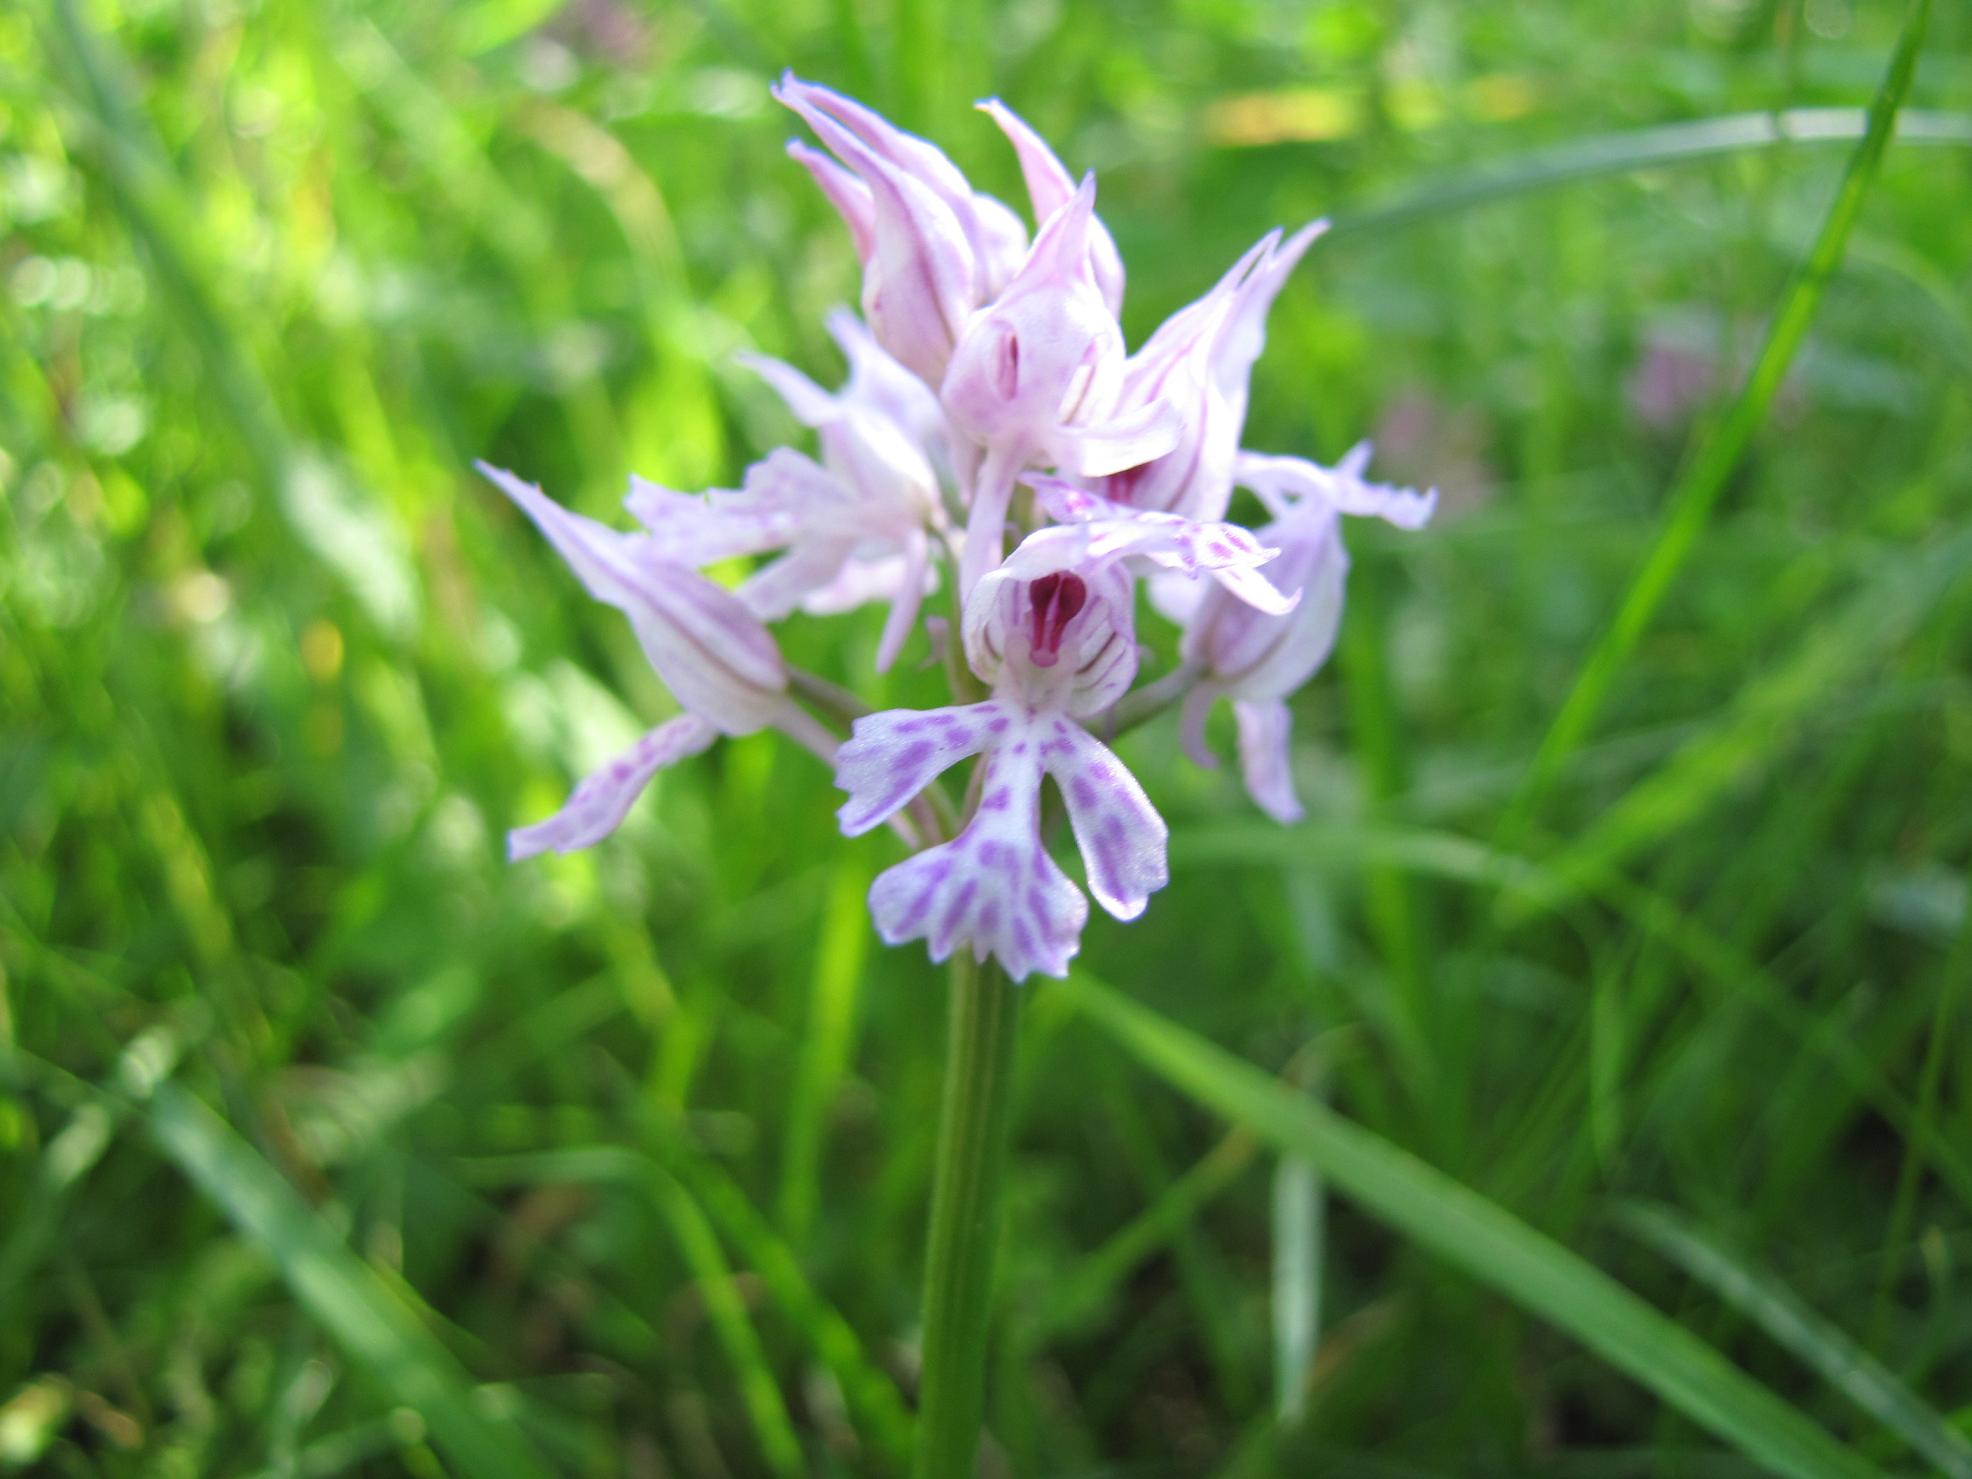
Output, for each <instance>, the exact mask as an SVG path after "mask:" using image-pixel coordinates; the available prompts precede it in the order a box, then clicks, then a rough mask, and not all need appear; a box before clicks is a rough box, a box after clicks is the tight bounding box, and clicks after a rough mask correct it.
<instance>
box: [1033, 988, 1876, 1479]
mask: <svg viewBox="0 0 1972 1479" xmlns="http://www.w3.org/2000/svg"><path fill="white" fill-rule="evenodd" d="M1051 989H1053V990H1057V991H1061V992H1063V993H1065V994H1067V995H1068V997H1069V999H1070V1002H1071V1004H1072V1005H1074V1006H1075V1007H1076V1008H1077V1009H1078V1010H1080V1011H1081V1012H1082V1013H1083V1015H1085V1016H1086V1017H1087V1018H1088V1019H1089V1020H1090V1021H1091V1022H1093V1023H1094V1024H1095V1025H1096V1026H1098V1027H1100V1028H1101V1029H1102V1030H1103V1031H1105V1032H1106V1033H1108V1034H1109V1035H1110V1036H1112V1037H1114V1038H1115V1039H1116V1040H1117V1041H1118V1042H1119V1043H1120V1044H1121V1045H1122V1046H1123V1047H1124V1048H1125V1049H1126V1050H1127V1051H1129V1052H1130V1053H1132V1054H1134V1055H1135V1056H1136V1057H1137V1058H1138V1059H1139V1060H1140V1061H1142V1062H1143V1063H1144V1065H1145V1066H1146V1067H1148V1068H1150V1069H1151V1070H1152V1071H1153V1072H1155V1073H1157V1074H1158V1075H1159V1076H1161V1077H1163V1078H1165V1079H1166V1080H1168V1081H1169V1082H1170V1083H1171V1084H1172V1085H1173V1086H1175V1087H1176V1088H1178V1089H1180V1090H1181V1091H1183V1092H1184V1093H1186V1094H1188V1095H1189V1096H1191V1097H1192V1098H1193V1099H1195V1100H1197V1101H1198V1102H1199V1103H1201V1104H1203V1105H1205V1106H1206V1107H1208V1108H1210V1109H1212V1110H1214V1111H1215V1112H1217V1113H1219V1114H1222V1115H1224V1116H1225V1117H1226V1118H1227V1119H1229V1120H1232V1121H1233V1122H1235V1123H1237V1124H1240V1125H1244V1126H1245V1127H1247V1128H1248V1129H1250V1130H1252V1131H1253V1133H1254V1134H1256V1135H1259V1136H1260V1137H1262V1138H1263V1139H1265V1140H1267V1141H1269V1142H1270V1143H1272V1144H1273V1145H1275V1146H1277V1147H1279V1148H1280V1149H1281V1150H1283V1151H1285V1152H1288V1153H1290V1154H1294V1155H1298V1156H1302V1157H1304V1158H1306V1159H1307V1160H1308V1161H1309V1162H1310V1163H1312V1164H1313V1165H1314V1166H1316V1167H1317V1168H1318V1169H1319V1170H1320V1171H1321V1173H1322V1175H1323V1176H1324V1177H1325V1178H1327V1180H1328V1182H1329V1183H1330V1184H1332V1185H1333V1186H1334V1187H1335V1188H1336V1190H1338V1191H1339V1192H1341V1193H1342V1194H1343V1195H1345V1196H1348V1197H1350V1198H1351V1199H1353V1200H1354V1201H1355V1202H1357V1203H1358V1204H1359V1205H1361V1206H1362V1207H1363V1208H1365V1209H1366V1210H1368V1211H1369V1212H1371V1213H1372V1214H1373V1215H1375V1216H1377V1217H1379V1218H1380V1219H1382V1220H1383V1221H1384V1222H1386V1223H1387V1224H1389V1225H1390V1226H1391V1227H1393V1228H1395V1229H1396V1230H1397V1231H1398V1232H1400V1233H1402V1234H1403V1235H1404V1236H1406V1237H1408V1238H1410V1239H1411V1240H1412V1241H1414V1242H1416V1243H1418V1244H1419V1245H1420V1246H1422V1247H1424V1248H1428V1249H1429V1250H1431V1251H1432V1252H1433V1253H1435V1254H1437V1255H1438V1256H1439V1257H1441V1258H1443V1259H1445V1260H1446V1261H1448V1262H1450V1263H1452V1264H1454V1265H1455V1266H1457V1267H1458V1268H1461V1269H1463V1270H1464V1271H1465V1272H1467V1273H1468V1274H1471V1275H1472V1276H1473V1277H1475V1278H1477V1279H1479V1280H1480V1281H1482V1282H1483V1283H1486V1284H1488V1285H1490V1286H1492V1287H1493V1288H1495V1289H1497V1290H1498V1291H1499V1292H1501V1293H1502V1294H1504V1295H1506V1296H1507V1297H1508V1298H1510V1299H1512V1300H1514V1301H1515V1302H1516V1303H1518V1304H1519V1305H1521V1306H1522V1307H1523V1308H1525V1309H1527V1310H1529V1311H1531V1312H1532V1313H1534V1314H1536V1315H1539V1316H1540V1317H1541V1318H1543V1319H1545V1320H1547V1321H1548V1322H1549V1323H1551V1324H1553V1325H1554V1326H1555V1327H1556V1328H1557V1329H1560V1330H1563V1331H1565V1332H1567V1333H1568V1334H1569V1335H1571V1336H1572V1337H1574V1338H1575V1339H1576V1340H1578V1341H1580V1342H1581V1343H1582V1344H1583V1345H1584V1346H1586V1347H1588V1348H1589V1349H1590V1350H1592V1351H1594V1352H1595V1353H1596V1354H1597V1355H1598V1356H1600V1357H1602V1358H1603V1359H1604V1360H1605V1361H1607V1362H1608V1363H1609V1364H1610V1365H1612V1366H1614V1367H1616V1368H1617V1369H1618V1370H1620V1371H1623V1372H1625V1373H1627V1374H1628V1375H1629V1376H1631V1377H1633V1378H1635V1379H1636V1380H1637V1381H1639V1382H1641V1383H1643V1385H1645V1386H1646V1387H1648V1388H1650V1389H1651V1390H1652V1391H1654V1392H1656V1393H1657V1395H1658V1396H1660V1397H1662V1398H1663V1399H1664V1400H1665V1401H1666V1402H1668V1403H1670V1404H1671V1405H1672V1406H1673V1407H1675V1408H1677V1410H1678V1411H1680V1412H1682V1413H1683V1414H1684V1415H1685V1416H1687V1417H1689V1418H1690V1419H1691V1420H1692V1421H1694V1422H1696V1423H1698V1424H1699V1425H1700V1426H1702V1427H1704V1428H1706V1429H1707V1430H1708V1431H1710V1432H1712V1433H1714V1434H1716V1435H1717V1436H1718V1437H1720V1438H1722V1439H1724V1440H1725V1441H1726V1442H1728V1443H1731V1444H1732V1445H1733V1446H1735V1447H1736V1448H1738V1449H1740V1450H1741V1451H1742V1452H1743V1453H1745V1454H1746V1455H1747V1456H1748V1457H1750V1458H1752V1459H1754V1460H1755V1461H1757V1462H1759V1463H1761V1464H1764V1465H1766V1466H1767V1467H1768V1468H1771V1469H1772V1470H1774V1471H1775V1472H1776V1473H1781V1474H1788V1475H1796V1476H1802V1479H1822V1476H1855V1475H1868V1474H1874V1473H1876V1472H1877V1471H1876V1470H1875V1468H1874V1467H1873V1466H1872V1465H1870V1464H1869V1463H1868V1462H1867V1461H1865V1460H1864V1459H1863V1458H1861V1457H1860V1456H1859V1455H1857V1454H1855V1453H1853V1452H1851V1451H1850V1450H1848V1449H1846V1448H1844V1447H1843V1446H1842V1445H1841V1444H1839V1443H1837V1442H1836V1441H1835V1440H1834V1439H1833V1438H1831V1437H1830V1436H1829V1435H1828V1434H1827V1433H1826V1432H1824V1431H1823V1430H1822V1429H1821V1428H1820V1427H1819V1426H1817V1425H1816V1424H1815V1423H1814V1422H1813V1421H1812V1420H1810V1419H1809V1418H1807V1417H1806V1416H1804V1415H1803V1414H1802V1413H1801V1412H1799V1411H1798V1410H1797V1409H1795V1408H1794V1407H1792V1406H1790V1405H1789V1404H1788V1403H1787V1402H1785V1401H1783V1400H1782V1399H1781V1398H1780V1397H1778V1396H1776V1395H1775V1394H1774V1393H1772V1392H1771V1391H1769V1390H1767V1389H1766V1388H1765V1387H1763V1386H1761V1385H1760V1384H1759V1383H1758V1382H1756V1381H1754V1380H1753V1379H1752V1378H1751V1377H1749V1376H1747V1375H1746V1374H1745V1373H1744V1372H1742V1371H1741V1370H1740V1369H1739V1368H1738V1367H1736V1366H1734V1365H1733V1364H1732V1363H1731V1362H1730V1361H1729V1360H1727V1359H1726V1357H1725V1356H1724V1355H1722V1354H1721V1353H1720V1352H1719V1351H1717V1350H1715V1349H1713V1348H1712V1347H1711V1346H1709V1345H1707V1344H1706V1343H1705V1342H1704V1341H1702V1340H1700V1339H1698V1338H1697V1337H1696V1336H1694V1335H1693V1334H1691V1332H1690V1331H1688V1330H1685V1329H1684V1328H1682V1327H1681V1326H1679V1325H1678V1324H1677V1323H1676V1322H1675V1321H1674V1320H1672V1319H1670V1318H1669V1317H1668V1316H1666V1315H1664V1314H1663V1313H1662V1312H1660V1311H1659V1310H1657V1309H1655V1308H1653V1307H1652V1306H1650V1305H1649V1304H1646V1303H1645V1302H1644V1301H1643V1300H1642V1299H1640V1298H1639V1297H1638V1296H1637V1295H1636V1294H1634V1293H1632V1292H1631V1291H1630V1290H1628V1289H1626V1288H1624V1287H1623V1286H1622V1285H1621V1284H1618V1283H1617V1282H1616V1281H1615V1280H1613V1279H1611V1278H1610V1277H1609V1276H1608V1275H1607V1274H1604V1273H1603V1272H1602V1271H1601V1270H1599V1269H1597V1268H1596V1267H1595V1266H1594V1265H1592V1264H1590V1263H1588V1262H1586V1261H1584V1260H1583V1259H1581V1258H1579V1257H1577V1256H1576V1255H1575V1254H1573V1253H1571V1252H1569V1250H1568V1249H1566V1248H1564V1247H1563V1246H1562V1245H1561V1244H1559V1243H1557V1242H1555V1241H1554V1240H1553V1239H1552V1238H1549V1237H1548V1236H1546V1235H1545V1234H1543V1233H1540V1232H1537V1231H1535V1230H1534V1229H1533V1228H1531V1227H1529V1226H1527V1225H1526V1224H1525V1223H1523V1222H1521V1221H1520V1220H1519V1219H1518V1218H1516V1217H1514V1216H1513V1214H1512V1213H1510V1212H1508V1211H1506V1210H1505V1209H1504V1208H1503V1207H1500V1206H1499V1205H1497V1204H1496V1203H1494V1202H1491V1201H1488V1200H1487V1199H1486V1198H1485V1197H1482V1196H1480V1195H1479V1194H1478V1193H1476V1192H1474V1191H1472V1190H1471V1189H1470V1188H1469V1187H1466V1186H1464V1185H1462V1184H1460V1183H1459V1182H1457V1181H1454V1180H1453V1179H1452V1178H1451V1177H1449V1176H1447V1175H1445V1174H1444V1173H1443V1172H1442V1171H1439V1170H1437V1169H1436V1168H1434V1167H1432V1166H1429V1165H1427V1164H1425V1163H1424V1162H1423V1161H1420V1160H1419V1159H1417V1158H1416V1157H1415V1156H1413V1155H1411V1154H1410V1153H1409V1152H1408V1151H1405V1150H1403V1149H1401V1148H1399V1147H1397V1146H1395V1145H1392V1144H1390V1143H1389V1142H1388V1141H1386V1140H1384V1139H1382V1138H1381V1137H1380V1136H1377V1135H1375V1134H1373V1133H1371V1132H1370V1131H1368V1130H1365V1129H1363V1128H1361V1127H1360V1126H1358V1125H1354V1124H1351V1123H1349V1122H1348V1121H1347V1120H1345V1119H1343V1118H1342V1117H1341V1116H1339V1115H1337V1114H1335V1113H1334V1112H1333V1111H1331V1110H1329V1109H1327V1108H1325V1107H1324V1106H1322V1105H1321V1104H1318V1103H1316V1102H1314V1101H1313V1100H1311V1099H1308V1098H1307V1097H1305V1096H1303V1095H1300V1094H1296V1093H1294V1092H1292V1091H1290V1090H1288V1089H1286V1088H1283V1087H1282V1086H1281V1085H1280V1084H1279V1083H1277V1082H1276V1081H1275V1080H1274V1079H1272V1078H1270V1077H1269V1076H1268V1075H1266V1074H1264V1073H1262V1072H1260V1070H1258V1069H1257V1068H1254V1067H1253V1066H1252V1065H1250V1064H1247V1063H1243V1062H1241V1061H1240V1060H1239V1059H1237V1058H1235V1057H1233V1056H1232V1055H1231V1054H1230V1053H1228V1052H1226V1051H1225V1050H1224V1049H1222V1048H1219V1047H1217V1046H1215V1045H1214V1044H1212V1043H1209V1042H1207V1041H1205V1040H1204V1039H1203V1038H1200V1037H1198V1036H1196V1035H1194V1034H1193V1033H1191V1032H1188V1031H1186V1030H1185V1029H1184V1028H1182V1027H1180V1026H1178V1025H1177V1024H1175V1023H1173V1022H1169V1021H1167V1020H1165V1019H1164V1018H1162V1017H1160V1016H1158V1015H1157V1014H1156V1013H1155V1012H1152V1011H1149V1010H1148V1009H1146V1008H1144V1007H1142V1006H1139V1005H1137V1004H1136V1003H1135V1002H1133V1001H1130V1000H1129V999H1128V998H1126V997H1124V996H1122V995H1120V994H1118V993H1117V992H1115V991H1113V990H1111V989H1109V988H1108V987H1105V986H1101V985H1099V984H1097V983H1096V982H1094V981H1092V980H1091V979H1090V978H1089V977H1087V976H1085V975H1080V974H1078V975H1076V976H1073V977H1071V978H1070V979H1069V980H1068V981H1067V982H1066V983H1064V984H1062V985H1061V986H1058V987H1053V988H1051Z"/></svg>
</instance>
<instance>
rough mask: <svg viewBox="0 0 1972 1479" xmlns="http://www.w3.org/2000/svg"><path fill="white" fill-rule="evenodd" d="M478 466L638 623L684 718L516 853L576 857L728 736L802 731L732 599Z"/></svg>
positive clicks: (650, 737) (638, 540)
mask: <svg viewBox="0 0 1972 1479" xmlns="http://www.w3.org/2000/svg"><path fill="white" fill-rule="evenodd" d="M478 467H479V470H480V471H481V472H482V473H484V474H485V475H486V476H487V477H488V478H490V479H491V480H492V481H493V483H494V484H495V485H496V486H497V487H498V488H499V489H500V490H501V491H502V492H504V493H505V494H506V495H507V496H508V497H509V498H511V499H513V501H514V502H515V503H517V504H519V505H520V508H521V511H522V512H524V513H525V514H526V515H527V516H528V517H529V518H530V519H532V520H533V521H534V523H535V526H536V527H537V528H539V529H540V531H541V532H542V533H543V534H544V535H546V536H547V538H548V542H549V543H550V544H552V545H553V546H554V547H555V550H556V552H557V553H558V554H560V555H561V557H562V558H563V559H564V560H566V561H567V562H568V564H569V568H570V569H572V570H574V572H575V574H576V577H577V578H578V579H579V580H580V581H581V582H582V584H583V585H584V586H586V587H587V588H588V591H589V594H590V595H592V596H594V597H595V598H596V599H597V600H599V601H605V602H607V603H608V604H610V605H612V606H614V607H616V608H617V609H618V610H620V611H622V612H623V613H624V615H626V616H628V617H629V618H630V625H631V628H632V630H634V631H635V632H636V634H637V640H638V642H639V644H640V645H641V646H642V647H643V649H644V655H645V656H646V657H647V658H649V659H650V665H651V666H652V667H653V668H654V669H656V671H657V676H658V677H659V678H660V679H662V680H663V682H664V685H665V687H667V688H669V689H670V690H671V692H672V694H673V695H674V696H675V697H676V698H677V700H678V702H679V704H680V705H681V706H683V708H684V709H685V713H684V714H683V715H682V716H680V717H679V718H677V719H674V720H672V721H671V722H670V723H668V724H662V725H659V726H658V727H657V728H656V729H653V730H651V731H650V732H649V733H648V734H646V735H644V736H643V737H642V738H641V739H639V740H638V741H637V743H636V744H635V745H633V746H631V748H630V749H629V750H628V751H626V752H625V753H624V754H622V755H619V756H617V757H616V758H615V759H613V760H611V761H610V762H609V763H608V764H606V765H605V766H604V767H603V768H602V769H601V770H599V771H597V772H596V773H595V774H594V775H591V776H590V777H588V778H587V779H586V780H584V781H583V782H582V783H581V784H580V785H579V786H577V787H576V788H575V792H574V794H572V795H571V796H570V797H569V799H568V802H567V804H566V805H564V806H563V807H562V809H561V810H560V811H558V812H557V813H555V815H554V816H552V817H550V818H549V819H548V820H547V821H544V822H540V823H537V824H536V825H534V826H532V827H524V828H521V829H520V830H519V831H516V832H514V833H512V834H511V835H510V836H509V838H508V851H509V853H510V855H511V856H513V857H514V858H524V857H528V856H531V855H532V854H534V853H537V852H543V851H546V850H548V849H550V848H552V849H554V850H555V851H557V852H571V851H573V850H575V849H577V848H582V847H588V846H590V845H591V844H593V843H595V842H598V841H600V840H601V839H602V838H604V837H605V836H607V835H608V834H609V833H610V832H612V831H614V830H615V828H616V826H617V824H618V823H619V822H621V821H622V820H623V816H624V813H625V812H626V811H628V810H629V807H630V803H631V802H632V801H634V800H636V798H637V795H638V793H639V792H641V791H642V790H643V788H644V787H645V785H647V784H648V783H649V781H650V778H651V777H652V776H653V775H655V774H656V773H657V771H658V770H659V769H661V768H662V767H664V766H666V765H670V764H672V763H673V762H675V761H677V760H681V759H683V758H684V757H686V756H688V755H695V754H697V753H698V752H699V751H701V750H703V749H705V748H706V747H707V746H708V745H710V744H711V743H712V741H713V740H714V739H716V738H717V737H718V736H719V735H721V734H751V733H752V732H753V731H755V730H757V729H764V728H766V727H768V726H769V725H784V726H788V727H791V728H798V727H800V726H801V725H802V722H803V716H801V715H800V714H799V712H798V711H797V710H795V709H794V708H793V705H792V704H790V703H789V701H788V699H787V695H786V689H787V670H786V668H785V667H784V666H783V664H782V662H781V654H780V649H779V648H778V647H777V646H775V645H774V639H773V638H772V637H771V636H769V635H768V634H767V629H766V628H765V627H763V626H762V625H761V624H760V622H759V621H758V620H757V619H756V618H755V617H754V615H753V613H752V612H750V611H749V610H748V609H747V608H746V606H745V605H744V604H743V603H742V602H741V601H740V600H739V599H738V598H737V597H736V596H734V595H733V594H732V593H731V592H730V591H727V590H724V589H722V588H721V587H719V586H716V585H714V584H713V583H712V582H711V581H709V580H707V579H706V578H705V577H704V576H702V575H700V574H699V573H698V572H697V571H695V570H693V569H691V568H690V567H689V566H688V565H685V564H681V563H679V562H678V561H677V560H675V559H672V558H670V557H668V556H667V555H666V554H665V553H664V552H663V551H662V550H661V549H660V547H659V546H658V544H657V543H656V541H654V540H653V539H652V538H651V537H650V536H649V535H646V534H624V533H621V532H619V531H617V530H615V529H611V528H608V527H607V526H605V525H602V524H598V523H596V522H595V521H594V520H593V519H586V518H584V517H582V515H580V514H573V513H570V512H569V511H568V510H567V509H565V508H563V507H562V506H561V505H560V504H558V503H556V502H555V501H554V500H553V499H551V498H549V497H548V496H547V495H546V494H545V493H543V492H542V491H541V490H540V489H539V488H537V487H535V486H534V485H533V484H531V483H523V482H522V481H521V480H520V479H519V478H517V477H515V476H514V475H513V474H512V473H510V472H506V471H504V470H502V469H500V468H497V467H492V466H489V465H488V464H486V463H484V462H482V463H479V464H478Z"/></svg>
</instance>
